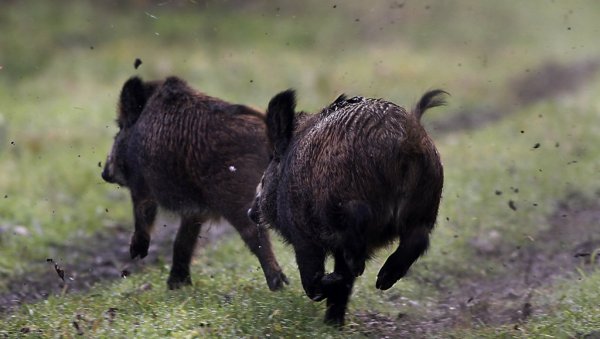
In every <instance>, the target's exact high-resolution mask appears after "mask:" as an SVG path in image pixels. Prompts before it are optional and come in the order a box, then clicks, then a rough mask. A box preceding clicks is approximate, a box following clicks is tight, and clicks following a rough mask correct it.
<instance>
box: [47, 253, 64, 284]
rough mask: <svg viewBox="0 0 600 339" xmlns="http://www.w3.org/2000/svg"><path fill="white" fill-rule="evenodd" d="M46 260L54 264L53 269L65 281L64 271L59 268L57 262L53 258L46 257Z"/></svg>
mask: <svg viewBox="0 0 600 339" xmlns="http://www.w3.org/2000/svg"><path fill="white" fill-rule="evenodd" d="M46 262H48V263H52V264H54V270H55V271H56V274H58V276H59V277H60V278H61V279H62V281H65V271H64V270H63V269H61V268H60V266H58V264H57V263H55V262H54V259H52V258H47V259H46Z"/></svg>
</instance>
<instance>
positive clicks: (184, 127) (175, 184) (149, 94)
mask: <svg viewBox="0 0 600 339" xmlns="http://www.w3.org/2000/svg"><path fill="white" fill-rule="evenodd" d="M291 110H292V111H293V106H292V108H291ZM117 121H118V124H119V132H118V133H117V135H116V136H115V139H114V143H113V147H112V150H111V153H110V155H109V156H108V157H107V160H106V163H105V167H104V170H103V172H102V177H103V178H104V180H106V181H107V182H110V183H117V184H119V185H121V186H125V187H127V188H129V191H130V193H131V199H132V202H133V210H134V223H135V231H134V233H133V236H132V238H131V243H130V247H129V251H130V255H131V257H132V259H135V258H136V257H140V258H143V257H145V256H146V255H147V254H148V248H149V245H150V239H151V230H152V226H153V224H154V221H155V218H156V214H157V212H158V210H159V207H161V208H162V209H164V210H168V211H171V212H174V213H176V214H177V215H179V216H180V217H181V223H180V227H179V229H178V231H177V235H176V236H175V244H174V246H173V264H172V266H171V272H170V273H169V279H168V280H167V284H168V286H169V288H171V289H175V288H179V287H181V286H182V285H189V284H191V278H190V262H191V259H192V255H193V252H194V247H195V245H196V242H197V239H198V235H199V232H200V228H201V226H202V224H203V223H205V222H207V221H209V220H215V219H219V218H224V219H225V220H227V221H228V222H229V223H230V224H231V225H232V226H233V227H235V229H236V230H237V231H238V232H239V234H240V235H241V236H242V239H243V240H244V241H245V243H246V245H247V246H248V248H249V249H250V250H251V251H252V252H253V253H254V255H256V257H258V260H259V262H260V264H261V266H262V269H263V272H264V275H265V278H266V280H267V284H268V286H269V288H270V289H271V290H277V289H280V288H282V287H283V285H284V284H285V283H287V278H286V277H285V275H284V274H283V273H282V271H281V268H280V267H279V264H278V263H277V260H276V259H275V255H274V254H273V251H272V248H271V242H270V240H269V235H268V233H267V230H266V229H264V228H257V227H256V225H254V224H253V223H252V222H251V221H250V220H249V219H248V218H247V215H246V211H247V210H248V205H249V204H250V202H251V201H252V197H253V196H254V193H255V187H256V184H257V183H258V182H259V179H260V176H261V175H262V172H263V171H264V169H265V167H266V166H267V164H268V161H269V149H268V143H267V138H266V133H265V132H266V125H265V117H264V115H263V114H260V113H259V112H257V111H255V110H253V109H251V108H249V107H247V106H244V105H235V104H230V103H228V102H226V101H224V100H221V99H218V98H215V97H211V96H208V95H205V94H203V93H201V92H198V91H196V90H194V89H192V88H191V87H190V86H188V84H187V83H186V82H185V81H183V80H182V79H179V78H177V77H168V78H166V79H165V80H164V81H155V82H144V81H142V80H141V79H140V78H138V77H134V78H131V79H129V80H128V81H127V82H126V83H125V84H124V86H123V89H122V91H121V96H120V100H119V112H118V119H117ZM290 133H291V131H290Z"/></svg>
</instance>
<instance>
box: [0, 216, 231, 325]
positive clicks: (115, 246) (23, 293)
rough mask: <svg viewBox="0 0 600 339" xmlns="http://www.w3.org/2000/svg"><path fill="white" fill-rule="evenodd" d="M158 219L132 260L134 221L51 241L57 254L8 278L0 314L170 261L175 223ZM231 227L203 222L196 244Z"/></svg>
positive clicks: (34, 263)
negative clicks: (145, 247)
mask: <svg viewBox="0 0 600 339" xmlns="http://www.w3.org/2000/svg"><path fill="white" fill-rule="evenodd" d="M156 224H157V226H156V229H155V231H154V233H153V237H152V240H151V243H150V248H149V251H148V256H147V257H146V258H144V259H142V260H140V259H137V260H131V259H130V256H129V240H130V237H131V234H132V232H133V225H129V226H124V225H115V226H113V227H109V228H107V229H106V230H104V231H102V232H99V233H96V234H94V235H92V236H91V237H88V238H77V239H70V240H69V241H65V242H64V243H60V244H58V243H57V244H54V245H53V246H52V247H53V251H52V252H53V253H59V255H56V256H54V257H53V258H44V259H42V260H40V261H39V262H33V263H31V264H30V267H31V270H30V272H28V273H26V274H24V275H22V276H16V277H13V278H12V279H11V280H10V281H9V282H8V290H9V292H7V293H2V294H0V316H1V315H2V314H3V313H7V312H11V311H14V310H15V309H16V308H18V307H19V305H21V304H24V303H30V302H35V301H39V300H44V299H46V298H48V296H50V295H63V294H67V293H76V292H83V291H87V290H89V289H90V288H91V287H92V286H93V285H94V284H96V283H98V282H102V281H109V280H114V279H126V278H127V276H129V275H131V274H135V273H138V272H141V271H143V270H144V267H146V266H147V265H156V264H160V263H166V264H170V263H171V253H172V244H173V238H174V236H175V233H176V231H177V225H174V224H173V225H170V224H169V221H164V220H159V221H158V222H157V223H156ZM159 225H160V226H159ZM230 232H232V228H231V226H229V225H228V224H225V223H224V224H218V225H217V224H207V225H205V226H203V228H202V231H201V234H200V239H199V241H198V245H197V248H200V247H202V246H205V245H206V244H208V243H209V242H211V241H214V240H216V239H218V238H220V237H222V236H223V235H225V234H228V233H230ZM61 272H62V273H61ZM61 275H63V277H62V278H61ZM63 278H64V279H63ZM166 279H167V276H166V275H165V281H166ZM165 288H166V283H165Z"/></svg>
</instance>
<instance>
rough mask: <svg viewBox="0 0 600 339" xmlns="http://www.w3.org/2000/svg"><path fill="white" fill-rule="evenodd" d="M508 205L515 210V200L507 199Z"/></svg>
mask: <svg viewBox="0 0 600 339" xmlns="http://www.w3.org/2000/svg"><path fill="white" fill-rule="evenodd" d="M508 207H510V209H511V210H513V211H516V210H517V205H515V202H514V201H513V200H509V201H508Z"/></svg>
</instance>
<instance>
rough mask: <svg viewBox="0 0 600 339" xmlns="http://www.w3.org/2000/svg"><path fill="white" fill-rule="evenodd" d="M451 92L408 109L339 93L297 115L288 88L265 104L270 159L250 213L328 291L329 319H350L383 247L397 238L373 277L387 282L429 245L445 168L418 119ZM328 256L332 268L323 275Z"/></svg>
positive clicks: (308, 288) (307, 285)
mask: <svg viewBox="0 0 600 339" xmlns="http://www.w3.org/2000/svg"><path fill="white" fill-rule="evenodd" d="M445 94H446V92H444V91H442V90H434V91H430V92H427V93H425V94H424V95H423V97H422V98H421V100H420V101H419V102H418V104H417V105H416V107H415V108H414V109H413V110H412V111H411V112H407V111H406V110H405V109H404V108H402V107H399V106H397V105H395V104H393V103H391V102H387V101H384V100H381V99H367V98H362V97H354V98H350V99H348V98H346V97H345V96H343V95H342V96H340V97H339V98H338V99H337V100H336V101H335V102H333V103H332V104H331V105H329V106H328V107H326V108H324V109H323V110H322V111H321V112H320V113H318V114H315V115H308V114H306V113H303V112H301V113H295V111H294V110H295V93H294V92H293V91H292V90H288V91H285V92H282V93H280V94H278V95H277V96H275V97H274V98H273V99H272V100H271V102H270V103H269V107H268V110H267V134H268V138H269V142H270V145H271V151H272V160H271V162H270V163H269V166H268V167H267V169H266V171H265V173H264V175H263V179H262V180H261V183H260V184H259V185H258V188H257V195H256V198H255V200H254V203H253V205H252V208H251V209H250V210H249V211H248V215H249V217H250V218H251V219H252V220H253V221H254V222H256V223H257V224H260V225H264V226H266V225H270V226H272V227H273V228H275V229H276V230H277V231H278V232H279V233H281V235H282V236H283V237H284V239H286V240H287V242H289V243H290V244H291V245H292V247H293V248H294V251H295V254H296V261H297V264H298V269H299V271H300V276H301V280H302V286H303V287H304V291H305V292H306V294H307V295H308V297H309V298H311V299H312V300H315V301H319V300H323V299H327V313H326V315H325V321H326V322H328V323H332V324H336V325H342V324H343V323H344V315H345V312H346V306H347V304H348V299H349V297H350V294H351V292H352V286H353V284H354V280H355V279H356V277H358V276H360V275H361V274H362V273H363V271H364V268H365V262H366V261H367V260H368V259H369V258H370V257H371V256H372V255H373V253H374V251H375V250H376V249H377V248H379V247H382V246H385V245H388V244H390V243H392V242H395V241H397V240H399V241H400V242H399V246H398V247H397V249H396V251H395V252H394V253H393V254H392V255H391V256H390V257H389V258H388V259H387V260H386V262H385V264H384V265H383V267H382V268H381V270H380V271H379V274H378V275H377V282H376V284H375V286H376V287H377V288H378V289H381V290H387V289H388V288H390V287H392V285H394V284H395V283H396V281H398V280H399V279H400V278H402V277H403V276H404V275H405V274H406V273H407V271H408V269H409V268H410V266H411V265H412V264H413V263H414V262H415V260H417V258H419V257H420V256H421V255H422V254H423V253H424V252H425V251H426V250H427V247H428V246H429V234H430V232H431V230H432V229H433V226H434V224H435V221H436V218H437V213H438V207H439V204H440V198H441V194H442V184H443V170H442V164H441V162H440V157H439V155H438V152H437V150H436V148H435V146H434V144H433V141H432V140H431V139H430V138H429V136H428V135H427V133H426V132H425V129H424V128H423V126H422V125H421V123H420V119H421V116H422V115H423V113H424V112H425V111H426V110H427V109H429V108H432V107H436V106H440V105H443V104H444V100H443V96H444V95H445ZM328 255H332V256H333V258H334V261H335V264H334V271H333V272H332V273H329V274H325V270H324V262H325V258H326V256H328Z"/></svg>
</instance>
